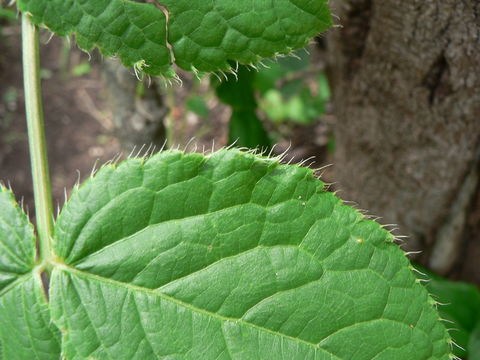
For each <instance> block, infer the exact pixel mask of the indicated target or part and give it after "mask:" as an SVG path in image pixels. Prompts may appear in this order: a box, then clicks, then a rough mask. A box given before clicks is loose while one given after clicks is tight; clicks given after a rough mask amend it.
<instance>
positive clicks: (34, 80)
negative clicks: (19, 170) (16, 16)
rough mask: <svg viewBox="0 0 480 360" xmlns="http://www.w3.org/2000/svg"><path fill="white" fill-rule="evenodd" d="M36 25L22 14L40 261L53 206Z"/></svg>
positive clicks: (45, 257)
mask: <svg viewBox="0 0 480 360" xmlns="http://www.w3.org/2000/svg"><path fill="white" fill-rule="evenodd" d="M38 37H39V36H38V28H37V27H36V26H35V25H34V24H32V22H31V21H30V19H29V15H27V14H23V15H22V51H23V74H24V88H25V108H26V115H27V126H28V143H29V147H30V161H31V164H32V177H33V191H34V195H35V214H36V219H37V229H38V238H39V258H40V262H42V263H43V264H44V265H47V264H48V263H49V262H50V256H51V255H50V254H51V252H50V242H51V238H52V234H53V206H52V191H51V186H50V175H49V171H48V160H47V148H46V141H45V129H44V118H43V104H42V91H41V84H40V50H39V38H38Z"/></svg>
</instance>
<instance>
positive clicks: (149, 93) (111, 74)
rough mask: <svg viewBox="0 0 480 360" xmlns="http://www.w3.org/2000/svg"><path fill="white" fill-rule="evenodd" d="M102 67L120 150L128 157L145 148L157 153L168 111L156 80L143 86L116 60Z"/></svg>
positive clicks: (108, 60) (105, 63) (106, 62)
mask: <svg viewBox="0 0 480 360" xmlns="http://www.w3.org/2000/svg"><path fill="white" fill-rule="evenodd" d="M102 65H103V77H104V80H105V88H106V92H107V98H108V101H109V106H110V108H111V109H112V118H113V127H114V132H115V135H116V136H117V137H118V139H119V140H120V144H121V147H122V150H123V151H124V152H125V153H127V154H128V153H129V152H131V151H132V150H133V149H134V148H137V150H139V149H140V148H141V147H142V146H144V145H145V148H148V147H149V146H150V145H154V146H156V148H157V149H159V148H160V147H161V146H163V145H164V143H165V139H166V129H165V125H164V119H165V117H166V115H167V113H168V109H167V107H166V106H165V105H164V103H163V99H162V96H161V94H160V91H159V88H158V84H157V83H156V81H155V79H152V80H151V82H150V84H149V85H148V86H144V85H145V84H144V83H142V82H141V81H140V80H138V79H137V78H136V77H135V75H134V74H133V70H131V69H127V68H125V67H124V66H123V65H122V64H120V63H119V62H118V61H117V60H110V59H105V60H104V63H103V64H102Z"/></svg>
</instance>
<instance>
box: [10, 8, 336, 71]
mask: <svg viewBox="0 0 480 360" xmlns="http://www.w3.org/2000/svg"><path fill="white" fill-rule="evenodd" d="M17 2H18V7H19V9H20V10H21V11H23V12H28V13H30V14H32V20H33V22H34V23H36V24H38V25H43V26H45V27H47V28H49V29H50V30H51V31H53V32H54V33H56V34H59V35H61V36H66V35H69V34H75V35H76V37H77V42H78V44H79V46H80V47H81V48H83V49H85V50H90V49H92V48H93V47H95V46H97V47H99V48H100V50H101V51H102V53H103V54H105V55H107V56H112V55H117V56H118V57H119V58H120V59H121V60H122V62H123V63H124V64H125V65H127V66H135V67H136V68H137V69H142V70H143V71H145V72H146V73H148V74H152V75H159V74H163V75H165V76H173V75H174V72H173V70H172V69H171V64H172V59H174V60H175V62H176V63H177V65H179V66H180V67H181V68H183V69H186V70H193V71H197V70H200V71H207V72H210V71H217V70H230V69H231V67H230V65H229V63H228V61H229V60H231V61H238V62H240V63H243V64H253V63H256V62H258V61H259V60H260V59H261V58H263V57H271V56H275V55H277V54H288V53H290V52H291V51H292V49H295V48H299V47H302V46H304V45H305V44H306V43H307V42H308V41H309V39H310V38H312V37H313V36H315V35H316V34H318V33H319V32H321V31H324V30H325V29H326V28H328V27H329V26H330V25H331V18H330V12H329V10H328V7H327V1H326V0H315V1H305V0H276V1H269V0H239V1H231V0H216V1H205V0H161V1H151V2H155V3H156V4H157V7H156V6H155V5H153V4H145V3H139V2H134V1H131V0H18V1H17ZM160 4H161V5H162V6H160ZM162 10H164V11H165V13H164V12H163V11H162ZM167 14H168V16H167Z"/></svg>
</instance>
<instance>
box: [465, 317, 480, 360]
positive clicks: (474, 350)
mask: <svg viewBox="0 0 480 360" xmlns="http://www.w3.org/2000/svg"><path fill="white" fill-rule="evenodd" d="M467 351H468V354H469V359H470V360H480V320H479V322H478V323H477V326H476V327H475V329H473V331H472V334H471V336H470V340H469V342H468V346H467Z"/></svg>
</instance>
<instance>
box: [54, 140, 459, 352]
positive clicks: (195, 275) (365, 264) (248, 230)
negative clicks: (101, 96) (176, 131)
mask: <svg viewBox="0 0 480 360" xmlns="http://www.w3.org/2000/svg"><path fill="white" fill-rule="evenodd" d="M54 248H55V252H56V257H57V258H56V264H55V266H54V270H53V274H52V280H51V283H50V297H51V298H50V300H51V309H52V318H53V320H54V322H55V324H56V325H57V326H58V327H59V328H60V329H61V332H62V334H63V341H62V346H63V349H62V350H63V356H64V357H65V358H66V359H192V360H193V359H195V360H196V359H202V360H214V359H236V360H237V359H238V360H256V359H257V360H269V359H271V360H277V359H288V360H292V359H293V360H297V359H298V360H305V359H317V360H318V359H355V360H362V359H399V360H402V359H405V360H416V359H442V360H447V359H449V358H450V357H449V347H448V344H447V343H448V342H449V339H450V338H449V336H448V334H447V332H446V330H445V328H444V326H443V324H442V323H441V322H440V321H439V320H438V318H439V315H438V313H437V311H436V310H435V308H434V306H433V301H432V299H431V298H429V296H428V294H427V291H426V290H425V289H424V287H423V286H422V285H420V284H419V283H418V281H417V280H416V278H415V276H414V275H413V274H412V271H411V266H410V264H409V262H408V260H407V259H406V257H405V256H404V254H403V252H402V251H401V250H400V249H399V248H398V247H397V246H396V245H395V244H394V243H393V237H392V235H391V234H390V233H389V232H387V231H386V230H384V229H383V228H382V227H381V226H380V225H379V224H377V223H375V222H373V221H371V220H367V219H365V218H364V216H363V215H362V214H361V213H359V212H357V211H356V210H355V209H353V208H351V207H348V206H346V205H344V204H343V203H342V201H341V200H339V199H338V198H337V197H336V196H335V195H334V194H332V193H329V192H327V191H326V190H325V186H324V184H323V183H322V182H321V181H320V180H318V179H316V178H315V177H314V174H313V172H312V170H310V169H308V168H302V167H298V166H295V165H280V164H279V163H278V162H277V161H275V160H272V159H267V158H261V157H258V156H255V155H252V154H247V153H243V152H240V151H237V150H224V151H220V152H217V153H214V154H212V155H209V156H204V155H201V154H183V153H181V152H174V151H171V152H170V151H169V152H163V153H160V154H158V155H156V156H154V157H152V158H150V159H148V160H145V159H130V160H128V161H126V162H124V163H122V164H121V165H119V166H114V165H108V166H105V167H103V168H102V169H101V170H100V171H99V173H98V174H97V175H96V176H95V177H93V178H90V179H89V180H88V181H87V182H86V183H85V184H83V185H82V186H81V187H80V188H79V189H77V190H75V191H74V193H73V194H72V197H71V199H70V201H69V202H68V203H67V204H66V206H65V207H64V209H63V210H62V213H61V215H60V217H59V218H58V221H57V223H56V227H55V243H54Z"/></svg>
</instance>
